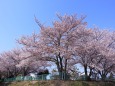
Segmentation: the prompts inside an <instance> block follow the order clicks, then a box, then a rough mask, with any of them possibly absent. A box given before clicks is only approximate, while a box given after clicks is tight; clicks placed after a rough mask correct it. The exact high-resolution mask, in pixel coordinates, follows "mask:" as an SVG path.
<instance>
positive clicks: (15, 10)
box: [0, 0, 115, 52]
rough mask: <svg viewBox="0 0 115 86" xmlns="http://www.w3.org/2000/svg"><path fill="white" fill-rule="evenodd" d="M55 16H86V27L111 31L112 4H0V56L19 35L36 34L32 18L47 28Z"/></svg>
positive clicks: (44, 0) (30, 0)
mask: <svg viewBox="0 0 115 86" xmlns="http://www.w3.org/2000/svg"><path fill="white" fill-rule="evenodd" d="M56 13H60V14H61V15H64V14H78V15H86V16H87V17H86V19H85V21H87V22H88V27H93V26H95V25H96V26H98V27H100V28H108V29H110V30H115V0H0V52H3V51H7V50H11V49H13V48H15V47H17V46H18V44H17V43H16V39H18V38H20V37H21V36H22V35H30V34H31V33H32V32H34V31H36V32H39V27H38V26H37V24H36V23H35V21H34V15H35V16H36V17H37V18H38V20H39V21H41V22H42V23H44V24H45V25H50V24H51V22H52V21H54V20H56V19H57V18H56Z"/></svg>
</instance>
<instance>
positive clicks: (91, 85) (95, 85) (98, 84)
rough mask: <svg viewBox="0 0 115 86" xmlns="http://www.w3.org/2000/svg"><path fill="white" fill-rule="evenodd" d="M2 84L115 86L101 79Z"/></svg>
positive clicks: (15, 85) (13, 85)
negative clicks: (100, 80)
mask: <svg viewBox="0 0 115 86" xmlns="http://www.w3.org/2000/svg"><path fill="white" fill-rule="evenodd" d="M0 86H115V82H99V81H97V82H96V81H90V82H89V81H61V80H50V81H21V82H11V83H1V84H0Z"/></svg>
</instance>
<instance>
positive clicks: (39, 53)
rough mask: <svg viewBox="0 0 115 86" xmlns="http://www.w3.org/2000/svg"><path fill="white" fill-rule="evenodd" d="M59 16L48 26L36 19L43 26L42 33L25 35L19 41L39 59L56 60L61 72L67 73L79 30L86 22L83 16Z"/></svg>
mask: <svg viewBox="0 0 115 86" xmlns="http://www.w3.org/2000/svg"><path fill="white" fill-rule="evenodd" d="M58 18H59V21H54V22H53V26H52V27H46V26H44V25H42V24H40V22H38V20H37V19H36V22H37V24H38V25H39V26H40V28H41V31H40V34H33V35H32V36H30V37H29V36H24V37H22V38H21V39H20V40H18V42H19V43H20V44H22V45H24V47H25V48H26V49H27V51H29V52H31V53H32V55H35V56H36V57H38V59H41V60H45V61H51V62H54V63H55V65H56V66H57V69H58V72H59V73H62V72H65V73H66V72H67V67H68V65H67V64H68V60H69V59H71V58H72V57H73V47H74V43H75V40H76V38H77V36H78V35H77V31H78V30H80V29H82V28H85V26H86V22H83V19H84V17H83V16H81V17H80V18H78V17H77V16H76V15H71V16H68V15H65V16H60V15H58Z"/></svg>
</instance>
